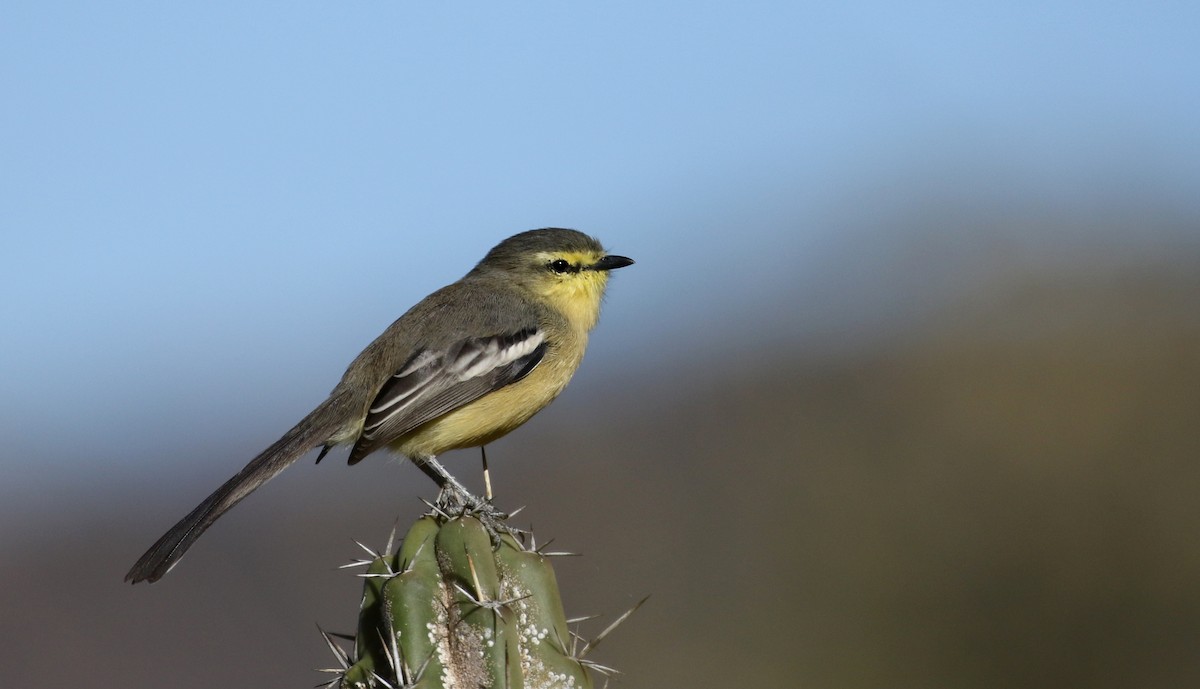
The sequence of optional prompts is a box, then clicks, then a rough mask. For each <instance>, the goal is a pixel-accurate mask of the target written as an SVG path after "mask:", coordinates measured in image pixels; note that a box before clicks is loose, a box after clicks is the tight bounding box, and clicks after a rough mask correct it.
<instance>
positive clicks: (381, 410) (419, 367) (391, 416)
mask: <svg viewBox="0 0 1200 689" xmlns="http://www.w3.org/2000/svg"><path fill="white" fill-rule="evenodd" d="M545 354H546V334H545V332H543V331H542V330H541V329H540V328H535V327H528V328H524V329H522V330H518V331H516V332H511V333H504V334H500V335H492V336H487V337H473V338H469V339H465V340H460V341H458V342H455V343H454V344H452V345H451V346H450V347H447V348H446V349H443V350H433V349H422V350H420V351H418V352H417V353H416V354H414V355H413V356H412V357H410V358H409V360H408V361H407V362H406V363H405V364H404V366H402V367H401V368H400V370H399V371H397V372H396V374H395V375H393V376H392V377H391V378H388V380H387V382H385V383H384V384H383V387H382V388H380V390H379V394H378V395H376V396H375V399H374V401H372V402H371V406H370V407H369V408H368V410H367V417H366V419H365V420H364V422H363V432H362V435H360V436H359V438H358V441H357V442H356V443H354V448H353V449H351V450H350V458H349V460H348V461H349V463H350V464H357V463H358V462H359V461H361V460H362V459H363V458H364V457H366V456H367V455H369V454H371V453H372V452H374V451H375V450H377V449H379V448H380V447H383V446H384V445H387V444H388V443H390V442H392V441H393V440H395V439H397V438H399V437H401V436H403V435H404V434H406V433H408V432H410V431H412V430H413V429H415V428H416V427H417V426H420V425H421V424H423V423H426V422H429V421H432V420H433V419H436V418H437V417H439V416H441V415H443V414H445V413H447V412H450V411H453V410H455V409H457V408H459V407H461V406H464V405H466V404H469V403H471V402H473V401H475V400H477V399H479V398H480V397H483V396H484V395H486V394H488V393H489V392H492V391H494V390H499V389H500V388H502V387H504V386H505V385H510V384H512V383H515V382H517V381H518V380H521V379H522V378H524V377H525V376H527V375H529V373H530V371H532V370H533V369H534V368H535V367H536V366H537V365H538V363H540V362H541V360H542V357H543V356H545Z"/></svg>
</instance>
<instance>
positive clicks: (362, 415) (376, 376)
mask: <svg viewBox="0 0 1200 689" xmlns="http://www.w3.org/2000/svg"><path fill="white" fill-rule="evenodd" d="M632 264H633V259H630V258H627V257H625V256H618V255H614V254H609V253H608V252H606V251H605V249H604V247H603V245H601V243H600V242H599V241H598V240H597V239H595V238H594V237H591V236H589V235H587V234H584V233H583V232H579V231H577V230H572V229H565V228H557V227H548V228H542V229H537V230H529V231H526V232H521V233H519V234H516V235H513V236H511V237H509V238H507V239H505V240H503V241H502V242H500V243H499V244H497V245H496V246H495V247H494V248H492V249H491V251H489V252H488V253H487V255H486V256H484V258H483V260H481V261H479V263H478V264H476V265H475V267H474V268H472V269H471V270H470V272H468V273H467V274H466V275H465V276H463V277H462V278H461V279H459V280H458V281H456V282H453V283H451V284H449V285H447V286H445V287H442V288H441V289H439V290H437V291H435V292H433V293H432V294H430V295H429V296H427V297H425V298H424V299H423V300H421V301H420V302H418V303H417V304H416V305H415V306H413V307H412V308H411V309H409V310H408V311H407V312H405V313H404V314H403V315H402V316H400V317H399V318H398V319H396V321H395V322H393V323H392V324H391V325H390V326H389V327H388V328H387V329H386V330H384V331H383V333H382V334H381V335H379V337H377V338H376V339H375V340H374V341H373V342H371V343H370V344H369V345H367V347H366V348H365V349H364V350H363V351H362V352H361V353H360V354H359V355H358V356H357V357H356V358H355V359H354V360H353V361H352V362H351V363H350V365H349V367H348V368H347V369H346V372H345V374H343V376H342V378H341V380H340V381H339V382H338V384H337V385H336V386H335V387H334V389H333V391H332V392H331V393H330V394H329V397H328V398H326V399H325V400H324V401H323V402H321V403H320V404H319V405H317V407H316V408H315V409H313V410H312V412H310V413H309V414H308V415H307V416H305V417H304V418H303V419H301V420H300V422H299V423H297V424H296V425H295V426H294V427H292V428H291V430H289V431H287V432H286V433H284V434H283V436H282V437H281V438H279V440H277V441H275V442H274V443H273V444H272V445H271V446H270V447H268V448H267V449H265V450H263V451H262V452H261V453H259V454H258V455H257V456H256V457H254V458H253V459H251V460H250V462H249V463H248V464H246V466H245V467H244V468H243V469H242V470H241V471H239V472H238V473H237V474H235V475H234V476H233V477H232V478H230V479H229V480H228V481H226V482H225V483H224V484H222V485H221V487H219V488H217V489H216V490H215V491H213V493H212V494H211V495H209V496H208V497H207V498H205V499H204V501H203V502H201V503H200V504H199V505H197V506H196V508H195V509H193V510H192V511H191V512H190V513H188V515H187V516H185V517H184V518H183V519H181V520H180V521H179V522H178V523H177V524H176V525H175V526H173V527H171V529H170V530H168V531H167V532H166V533H165V534H164V535H163V536H162V537H161V538H159V539H158V541H157V542H156V543H155V544H154V545H153V546H151V547H150V549H149V550H147V551H146V553H145V554H144V555H142V557H141V558H140V559H139V560H138V561H137V563H136V564H134V565H133V567H132V568H131V569H130V570H129V573H128V574H127V575H126V576H125V580H126V581H128V582H131V583H135V584H136V583H138V582H141V581H147V582H154V581H157V580H159V579H161V578H162V577H163V575H165V574H166V573H167V572H168V571H170V570H171V568H172V567H174V566H175V565H176V564H178V562H179V559H180V558H181V557H183V555H184V553H186V552H187V550H188V548H190V547H191V546H192V544H193V543H195V541H196V539H198V538H199V537H200V535H201V534H203V533H204V531H205V530H206V529H208V527H209V526H211V525H212V524H213V522H215V521H216V520H217V519H218V518H219V517H220V516H221V515H223V514H225V512H227V511H228V510H229V509H230V508H232V507H233V506H234V505H236V504H237V503H238V502H240V501H241V500H242V499H243V498H245V497H246V496H247V495H249V494H250V493H251V492H253V491H254V490H255V489H257V488H258V487H259V486H261V485H262V484H264V483H266V482H267V481H269V480H270V479H271V478H273V477H275V476H276V475H278V474H279V473H280V472H281V471H283V470H284V469H286V468H287V467H288V466H290V465H291V464H293V463H294V462H295V461H296V460H298V459H300V458H301V457H303V456H304V455H306V454H307V453H308V452H309V451H310V450H313V449H315V448H317V447H320V448H321V451H320V453H319V455H318V457H317V462H320V461H321V459H322V458H323V457H324V456H325V455H326V453H327V452H329V451H330V449H332V448H334V447H336V446H339V445H349V446H350V455H349V458H348V460H347V461H348V463H349V464H351V465H353V464H357V463H358V462H360V461H362V459H363V458H365V457H366V456H367V455H369V454H371V453H373V452H375V451H376V450H380V449H388V450H391V451H393V452H395V453H398V454H400V455H403V456H405V457H408V458H409V459H411V460H412V461H413V462H414V463H415V464H416V465H417V466H418V467H420V468H421V470H422V471H423V472H424V473H425V474H427V475H428V476H429V477H430V478H432V479H433V480H434V482H435V483H436V484H437V486H438V487H439V489H440V490H441V493H439V500H441V499H442V498H445V499H447V500H450V501H455V500H456V501H458V504H461V505H465V506H468V507H471V508H475V509H484V508H487V507H488V506H489V505H490V502H489V501H484V500H481V499H480V498H477V497H475V496H473V495H471V494H470V492H469V491H467V490H466V488H465V487H464V486H463V485H462V484H461V483H460V482H459V481H458V480H457V479H455V478H454V477H453V476H452V475H451V474H450V473H449V472H448V471H446V469H445V468H444V467H443V466H442V465H441V464H440V463H439V462H438V460H437V457H438V456H439V455H441V454H443V453H445V452H448V451H450V450H455V449H462V448H470V447H482V446H484V445H486V444H487V443H490V442H492V441H493V440H496V439H498V438H500V437H502V436H504V435H506V434H507V433H509V432H510V431H512V430H514V429H516V428H517V427H518V426H520V425H522V424H523V423H525V422H526V421H528V420H529V419H530V418H531V417H532V416H533V415H534V414H536V413H537V412H539V411H541V410H542V409H543V408H544V407H545V406H546V405H548V404H549V403H550V402H552V401H553V400H554V399H555V398H556V397H557V396H558V395H559V393H561V392H562V391H563V389H564V388H565V387H566V385H567V383H568V382H570V380H571V377H572V376H573V375H574V373H575V370H576V369H577V368H578V367H579V364H580V362H581V361H582V359H583V355H584V351H585V349H586V348H587V341H588V333H589V332H590V331H591V330H592V328H593V327H594V326H595V325H596V321H597V320H598V318H599V316H600V307H601V303H602V301H603V298H604V293H605V288H606V286H607V284H608V279H609V273H610V272H611V271H613V270H616V269H618V268H623V267H625V266H629V265H632ZM496 514H500V513H499V512H496Z"/></svg>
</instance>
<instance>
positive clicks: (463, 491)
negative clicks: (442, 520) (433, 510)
mask: <svg viewBox="0 0 1200 689" xmlns="http://www.w3.org/2000/svg"><path fill="white" fill-rule="evenodd" d="M414 461H415V462H416V464H417V466H419V467H420V468H421V471H423V472H425V475H426V476H428V477H429V478H431V479H433V482H434V483H436V484H437V485H438V488H440V489H441V492H440V493H439V494H438V499H437V504H438V505H439V506H446V507H457V508H461V509H465V510H467V511H470V512H474V513H477V514H478V515H479V516H480V517H483V518H486V519H487V520H490V521H493V522H495V523H497V524H498V523H500V522H502V521H504V520H505V519H507V518H508V515H507V514H505V513H503V512H501V511H500V510H498V509H496V508H495V507H494V506H493V505H492V503H491V501H490V500H484V499H482V498H479V497H477V496H475V495H473V494H472V493H471V491H469V490H467V487H466V486H464V485H463V484H462V483H460V482H459V481H458V479H456V478H454V476H453V475H451V474H450V472H449V471H446V468H445V467H443V466H442V464H441V462H439V461H437V458H436V457H421V458H418V459H415V460H414Z"/></svg>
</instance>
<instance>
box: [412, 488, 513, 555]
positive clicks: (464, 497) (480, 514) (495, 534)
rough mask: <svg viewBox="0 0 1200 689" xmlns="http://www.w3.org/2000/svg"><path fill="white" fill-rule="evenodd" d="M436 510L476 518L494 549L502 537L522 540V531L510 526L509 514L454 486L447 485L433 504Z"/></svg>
mask: <svg viewBox="0 0 1200 689" xmlns="http://www.w3.org/2000/svg"><path fill="white" fill-rule="evenodd" d="M433 507H434V509H436V510H437V511H438V512H441V513H442V514H444V515H446V516H448V517H474V518H475V519H478V520H479V523H480V524H482V525H483V528H484V529H486V530H487V533H488V536H489V537H490V538H491V540H492V547H493V548H499V547H500V543H501V540H500V539H501V536H503V535H509V536H513V537H515V538H518V539H519V538H521V535H522V531H521V530H520V529H516V528H514V527H511V526H509V525H508V523H507V520H508V517H509V514H508V513H507V512H503V511H501V510H500V509H499V508H498V507H496V506H495V505H494V504H492V501H491V500H486V499H484V498H480V497H478V496H476V495H472V494H471V493H468V492H467V491H465V490H461V489H460V488H457V487H455V486H453V485H449V484H448V485H446V486H445V487H443V488H442V490H441V492H440V493H438V497H437V500H436V501H434V503H433Z"/></svg>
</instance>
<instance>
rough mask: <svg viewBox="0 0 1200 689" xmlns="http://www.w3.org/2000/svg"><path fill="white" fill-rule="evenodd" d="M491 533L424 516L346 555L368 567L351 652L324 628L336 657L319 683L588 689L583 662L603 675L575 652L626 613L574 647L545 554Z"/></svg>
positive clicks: (342, 687)
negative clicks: (394, 542) (390, 538)
mask: <svg viewBox="0 0 1200 689" xmlns="http://www.w3.org/2000/svg"><path fill="white" fill-rule="evenodd" d="M494 533H495V532H494V531H491V532H489V530H488V529H487V528H485V527H484V526H483V524H482V523H481V522H480V521H479V520H478V519H476V518H475V517H473V516H459V517H454V518H450V517H448V516H446V515H444V514H439V513H434V514H429V515H426V516H423V517H421V518H420V519H419V520H417V522H416V524H414V525H413V526H412V528H411V529H409V531H408V534H407V535H406V536H405V537H404V540H403V541H402V543H401V545H400V547H399V548H398V549H397V550H396V551H395V552H390V551H391V544H390V543H389V544H388V548H386V549H385V551H384V553H382V554H377V553H371V554H372V555H373V556H374V557H373V559H371V560H360V561H359V562H358V563H355V564H359V565H365V566H366V567H367V572H366V574H365V575H364V576H365V578H366V583H365V585H364V589H363V598H362V604H361V608H360V612H359V624H358V633H357V635H356V636H355V637H354V649H353V652H352V653H350V654H347V653H345V652H344V651H342V650H341V649H340V648H339V647H338V646H337V645H336V644H334V643H333V641H332V639H331V638H330V636H329V635H328V634H326V641H327V642H329V644H330V648H331V649H332V650H333V651H334V653H335V654H336V655H337V656H338V659H339V662H340V664H341V665H342V667H341V668H339V669H336V670H331V672H335V673H336V674H337V676H336V678H335V679H334V680H333V681H332V682H330V683H329V685H328V686H331V687H333V686H336V687H339V689H374V688H375V687H397V688H398V687H406V688H413V689H476V688H477V687H497V688H499V687H511V688H513V689H519V688H521V687H525V688H528V689H550V688H555V689H558V688H562V689H566V688H568V687H569V688H572V689H576V688H578V689H589V688H590V687H592V678H591V673H590V672H589V670H591V671H595V672H598V673H600V674H604V675H607V674H609V673H610V672H611V670H610V669H609V668H605V667H603V666H600V665H597V664H595V663H593V662H591V661H586V660H583V655H584V654H586V653H587V651H588V650H590V648H592V647H594V645H595V643H596V642H598V641H599V638H602V637H603V636H604V635H606V634H607V633H608V632H609V631H610V630H611V629H612V628H613V627H615V626H616V624H618V623H620V621H621V620H623V619H624V618H625V617H627V616H628V615H629V613H626V614H625V615H623V616H621V618H619V619H618V620H617V622H615V623H613V624H612V625H610V627H609V628H608V629H606V630H605V631H604V632H602V633H601V634H600V636H599V637H598V638H597V639H596V640H595V641H593V642H590V643H588V644H584V645H583V646H582V649H580V648H579V646H580V643H579V642H578V639H579V637H578V636H576V635H574V634H572V633H571V632H570V631H569V630H568V628H567V620H566V617H565V616H564V614H563V607H562V602H561V601H560V599H559V594H558V584H557V583H556V581H555V577H554V570H553V569H552V568H551V566H550V564H549V561H548V558H547V555H545V554H543V553H540V552H538V551H537V550H536V549H526V548H525V547H524V545H523V544H522V543H520V542H518V540H517V539H515V538H513V537H512V536H511V535H509V534H502V535H500V536H499V538H498V540H496V539H494ZM368 552H371V551H370V550H368ZM639 605H640V604H639ZM630 612H632V610H631V611H630ZM322 633H324V632H322Z"/></svg>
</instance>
